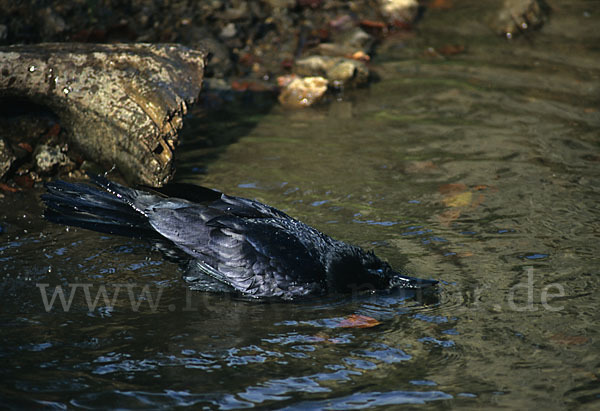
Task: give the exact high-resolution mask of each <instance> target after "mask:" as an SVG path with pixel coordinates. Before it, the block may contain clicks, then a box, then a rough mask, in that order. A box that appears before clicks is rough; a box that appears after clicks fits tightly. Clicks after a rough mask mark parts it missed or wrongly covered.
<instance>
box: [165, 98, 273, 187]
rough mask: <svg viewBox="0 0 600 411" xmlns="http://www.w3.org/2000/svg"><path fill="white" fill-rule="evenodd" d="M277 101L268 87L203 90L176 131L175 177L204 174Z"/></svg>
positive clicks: (190, 177) (184, 177)
mask: <svg viewBox="0 0 600 411" xmlns="http://www.w3.org/2000/svg"><path fill="white" fill-rule="evenodd" d="M275 104H277V96H276V94H275V93H274V92H272V91H249V90H246V91H231V90H228V91H218V90H217V91H215V90H210V89H208V90H203V91H202V94H201V97H200V101H199V102H198V103H197V104H196V105H195V106H194V107H193V108H192V109H191V111H190V113H189V114H188V115H187V117H186V118H185V121H184V127H183V129H182V130H181V133H180V139H181V140H180V141H181V144H180V146H179V147H178V149H177V151H176V160H175V164H176V168H177V174H176V177H175V178H176V181H183V180H190V179H191V180H193V179H194V178H195V176H197V175H199V174H205V173H206V168H207V166H208V164H210V163H213V162H215V161H217V160H218V158H219V156H220V154H221V153H223V152H224V151H225V150H226V148H227V146H229V145H230V144H233V143H235V142H237V141H238V140H239V139H240V138H242V137H244V136H246V135H248V134H249V133H250V132H251V131H252V129H254V127H256V125H257V124H258V123H259V122H260V120H261V119H262V118H263V117H264V116H266V115H267V114H268V113H269V112H270V111H271V109H272V108H273V106H274V105H275Z"/></svg>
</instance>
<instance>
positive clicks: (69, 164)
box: [35, 144, 75, 174]
mask: <svg viewBox="0 0 600 411" xmlns="http://www.w3.org/2000/svg"><path fill="white" fill-rule="evenodd" d="M35 168H36V170H37V171H38V173H40V174H51V173H53V172H55V171H57V170H61V171H63V172H64V171H70V170H73V169H74V168H75V163H74V162H73V161H71V159H70V158H69V157H68V156H67V155H66V154H65V153H63V152H62V151H61V149H60V146H48V145H46V144H40V145H39V146H38V147H37V148H36V153H35Z"/></svg>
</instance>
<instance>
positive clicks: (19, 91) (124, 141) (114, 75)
mask: <svg viewBox="0 0 600 411" xmlns="http://www.w3.org/2000/svg"><path fill="white" fill-rule="evenodd" d="M205 57H206V53H205V52H204V51H199V50H192V49H189V48H187V47H183V46H180V45H172V44H139V43H138V44H89V43H45V44H36V45H18V46H9V47H1V48H0V71H1V73H2V75H1V76H0V98H3V99H5V100H8V101H9V102H10V101H11V99H15V100H17V101H22V100H24V99H26V100H28V101H30V102H33V103H36V104H38V105H42V106H44V107H47V108H49V109H50V110H51V111H52V112H54V113H56V115H57V116H58V117H59V122H60V125H61V127H63V128H64V129H65V130H66V131H67V132H68V135H69V142H70V143H72V144H73V145H74V146H76V148H78V149H79V151H81V152H82V154H83V155H84V156H85V157H86V158H89V159H91V160H94V161H96V162H98V163H101V164H103V165H104V166H105V167H107V168H110V167H112V166H113V165H116V166H117V167H118V169H119V171H120V172H121V174H123V176H124V177H125V178H126V179H127V180H128V181H129V182H130V183H141V184H146V185H150V186H162V185H163V184H165V183H166V182H168V181H169V180H170V179H171V177H172V176H173V172H174V168H173V152H174V150H175V146H176V144H177V141H178V132H179V130H180V129H181V127H182V126H183V116H184V115H185V114H186V112H187V108H188V105H189V104H192V103H193V102H195V101H196V99H197V98H198V94H199V93H200V89H201V86H202V78H203V70H204V65H205V63H204V59H205Z"/></svg>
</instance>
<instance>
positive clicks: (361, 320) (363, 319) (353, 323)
mask: <svg viewBox="0 0 600 411" xmlns="http://www.w3.org/2000/svg"><path fill="white" fill-rule="evenodd" d="M379 324H381V322H379V321H377V320H376V319H375V318H372V317H367V316H366V315H358V314H352V315H349V316H348V317H346V318H344V319H343V320H342V321H341V322H340V323H339V325H338V326H339V327H341V328H371V327H375V326H377V325H379Z"/></svg>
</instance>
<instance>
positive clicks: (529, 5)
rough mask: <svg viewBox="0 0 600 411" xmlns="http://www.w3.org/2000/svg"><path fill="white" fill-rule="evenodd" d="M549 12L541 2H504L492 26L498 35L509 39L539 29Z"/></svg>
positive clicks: (525, 0) (510, 0)
mask: <svg viewBox="0 0 600 411" xmlns="http://www.w3.org/2000/svg"><path fill="white" fill-rule="evenodd" d="M549 11H550V9H549V7H548V6H547V5H546V3H544V1H543V0H504V3H503V6H502V9H501V10H500V12H499V13H498V16H497V18H496V21H495V22H493V23H492V26H493V27H494V29H495V30H496V31H497V32H498V33H499V34H501V35H503V36H506V37H507V38H509V39H510V38H513V37H514V36H515V35H517V34H519V33H524V32H526V31H528V30H532V29H538V28H540V27H541V26H542V25H543V24H544V22H545V21H546V19H547V17H548V14H549Z"/></svg>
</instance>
